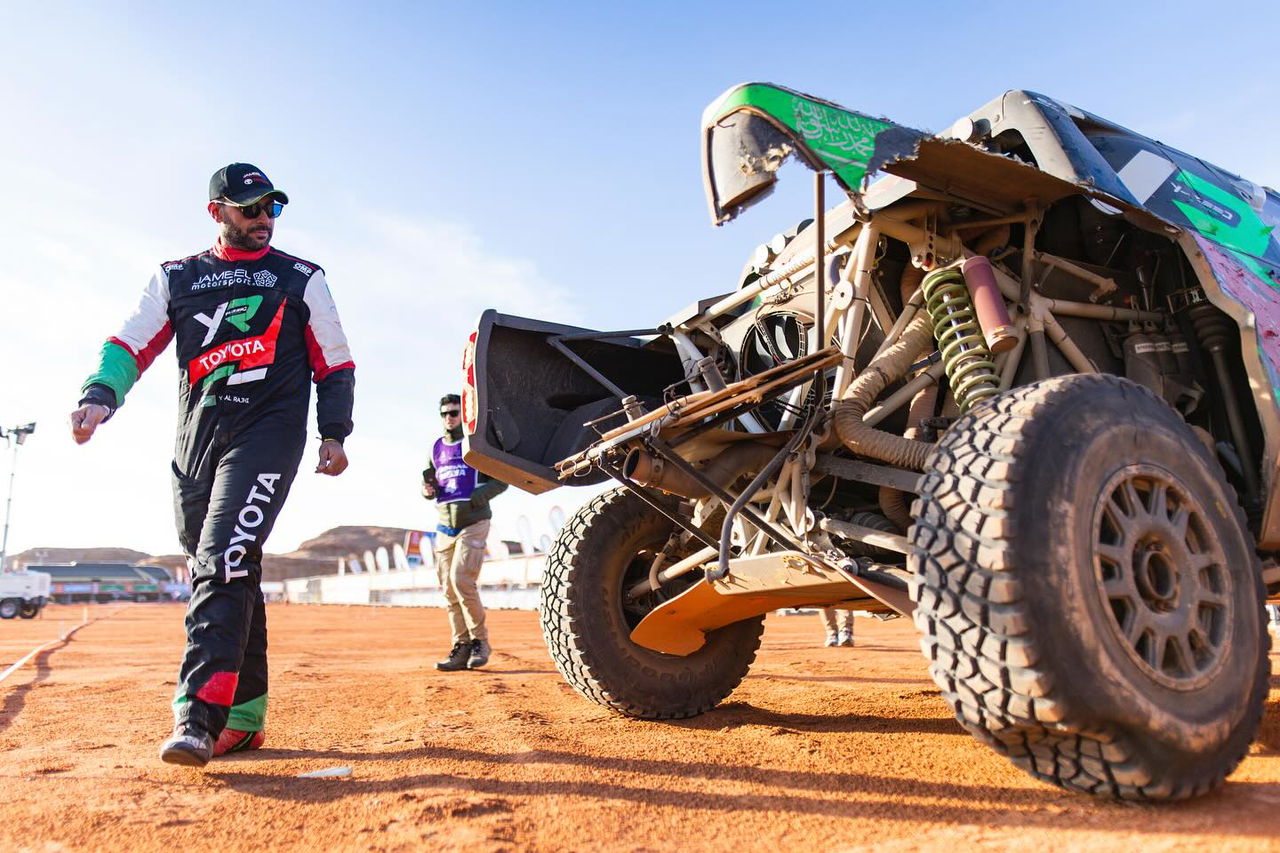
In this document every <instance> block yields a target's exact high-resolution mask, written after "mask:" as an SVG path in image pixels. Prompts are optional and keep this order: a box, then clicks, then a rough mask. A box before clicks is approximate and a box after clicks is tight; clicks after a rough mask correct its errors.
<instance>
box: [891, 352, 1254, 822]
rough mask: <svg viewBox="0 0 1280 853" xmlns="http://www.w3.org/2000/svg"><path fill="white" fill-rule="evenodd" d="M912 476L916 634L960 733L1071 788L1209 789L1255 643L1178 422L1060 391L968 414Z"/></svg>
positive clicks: (1139, 795)
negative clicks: (915, 491) (916, 492)
mask: <svg viewBox="0 0 1280 853" xmlns="http://www.w3.org/2000/svg"><path fill="white" fill-rule="evenodd" d="M925 470H926V472H927V473H926V475H925V476H924V477H923V478H922V480H921V490H920V497H919V500H917V501H916V502H915V504H914V506H913V515H914V516H915V519H916V522H915V524H914V526H913V527H912V529H911V531H910V538H911V544H912V554H911V556H910V558H909V561H910V566H911V568H912V571H913V575H914V580H913V584H912V595H913V598H915V599H916V601H917V603H918V608H917V610H916V613H915V622H916V626H917V627H918V628H919V629H920V632H921V648H922V649H923V651H924V653H925V656H926V657H927V658H928V659H929V661H930V672H931V674H932V675H933V678H934V680H935V681H936V682H937V684H938V685H939V687H941V689H942V693H943V696H944V697H945V698H946V700H947V702H948V703H949V704H950V705H951V707H952V709H953V710H954V711H955V713H956V716H957V718H958V719H959V721H960V723H961V725H963V726H964V727H965V728H966V729H967V730H968V731H969V732H971V733H972V734H974V735H975V736H976V737H978V738H979V739H980V740H982V741H984V742H985V743H987V744H989V745H990V746H991V747H993V748H994V749H995V750H997V751H998V752H1001V753H1003V754H1005V755H1007V756H1008V757H1009V758H1010V759H1011V760H1012V761H1013V762H1014V764H1016V765H1018V766H1019V767H1021V768H1023V769H1024V770H1026V771H1027V772H1028V773H1030V774H1031V775H1033V776H1036V777H1037V778H1040V779H1042V780H1044V781H1047V782H1051V783H1053V784H1056V785H1061V786H1062V787H1064V788H1068V789H1073V790H1077V791H1083V792H1088V793H1091V794H1096V795H1099V796H1104V797H1110V798H1117V799H1125V800H1174V799H1183V798H1187V797H1192V796H1196V795H1199V794H1202V793H1204V792H1206V791H1209V790H1211V789H1213V788H1215V787H1217V786H1219V785H1220V784H1222V781H1223V779H1224V778H1225V777H1226V775H1227V774H1228V773H1229V772H1231V770H1232V769H1234V768H1235V766H1236V765H1237V764H1238V763H1239V762H1240V760H1241V758H1243V756H1244V754H1245V752H1246V750H1247V749H1248V746H1249V743H1250V742H1251V741H1252V739H1253V736H1254V734H1255V732H1256V731H1257V727H1258V724H1259V721H1260V718H1261V713H1262V703H1263V699H1264V697H1265V695H1266V691H1267V686H1268V674H1269V670H1270V665H1269V661H1268V659H1267V650H1268V647H1269V638H1268V637H1267V634H1266V631H1265V629H1264V621H1263V610H1262V603H1263V590H1262V584H1261V573H1260V568H1259V564H1258V558H1257V555H1256V553H1255V552H1254V549H1253V542H1252V538H1251V537H1250V535H1249V533H1248V531H1247V528H1246V525H1245V521H1244V516H1243V513H1242V512H1241V510H1240V508H1239V504H1238V502H1237V501H1236V498H1235V494H1234V492H1233V490H1232V489H1231V487H1230V486H1229V485H1228V484H1227V483H1226V482H1225V480H1224V478H1223V475H1222V472H1221V469H1220V468H1219V466H1218V464H1217V462H1216V461H1215V460H1214V459H1213V457H1212V456H1211V455H1210V454H1209V452H1208V451H1207V450H1206V448H1205V446H1204V445H1203V444H1202V443H1201V442H1200V441H1199V440H1197V438H1196V436H1195V434H1194V433H1193V432H1192V431H1191V430H1190V428H1189V427H1187V425H1186V424H1185V423H1184V422H1183V421H1182V419H1181V417H1180V416H1179V415H1178V414H1177V413H1176V412H1174V411H1173V410H1172V409H1170V408H1169V407H1168V406H1167V405H1165V403H1164V402H1163V401H1161V400H1159V399H1157V398H1156V397H1155V396H1154V395H1152V394H1151V393H1149V392H1148V391H1147V390H1146V389H1144V388H1142V387H1141V386H1139V385H1136V384H1134V383H1132V382H1129V381H1127V380H1124V379H1120V378H1118V377H1115V376H1106V375H1077V376H1064V377H1057V378H1053V379H1048V380H1045V381H1042V382H1038V383H1035V384H1033V385H1028V386H1024V387H1021V388H1018V389H1015V390H1014V391H1012V392H1009V393H1007V394H1005V395H1003V396H1001V397H998V398H995V399H993V400H991V401H989V402H987V403H984V404H982V405H980V406H978V407H977V408H976V409H975V410H974V411H973V412H971V413H969V414H967V415H965V416H964V417H962V418H961V419H960V420H959V421H957V422H956V423H955V424H954V425H953V426H952V427H951V428H950V429H949V430H948V431H947V432H946V433H945V434H944V435H943V437H942V440H941V441H940V442H939V443H938V445H937V447H936V449H935V450H934V451H933V452H932V454H931V457H930V459H929V461H928V463H927V465H926V467H925ZM1161 495H1163V502H1162V501H1161V499H1160V496H1161ZM1144 531H1145V532H1144ZM1192 565H1194V566H1196V568H1195V569H1194V570H1193V569H1191V568H1190V567H1191V566H1192ZM1192 612H1194V614H1195V615H1194V617H1192V616H1188V615H1187V614H1189V613H1192Z"/></svg>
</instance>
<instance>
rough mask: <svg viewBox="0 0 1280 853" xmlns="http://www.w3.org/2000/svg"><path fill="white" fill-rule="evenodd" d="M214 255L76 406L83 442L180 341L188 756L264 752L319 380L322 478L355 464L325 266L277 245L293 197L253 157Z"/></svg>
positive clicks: (182, 689)
mask: <svg viewBox="0 0 1280 853" xmlns="http://www.w3.org/2000/svg"><path fill="white" fill-rule="evenodd" d="M209 199H210V201H209V204H208V208H207V209H208V211H209V215H210V216H211V217H212V218H213V221H214V222H215V223H217V225H218V238H217V241H216V242H215V243H214V245H213V248H211V249H207V250H205V251H203V252H201V253H199V254H197V255H192V256H190V257H187V258H183V259H181V260H177V261H170V262H168V263H164V264H161V265H160V268H159V269H158V270H157V271H156V273H155V274H154V275H153V276H152V278H151V282H150V284H149V285H148V286H147V288H146V290H145V291H144V292H143V295H142V299H141V301H140V302H139V304H138V307H137V309H136V310H135V311H134V313H133V315H132V316H131V317H130V318H129V319H128V320H127V321H126V322H125V324H124V327H123V328H122V329H121V331H120V332H119V334H117V335H116V336H115V337H112V338H110V339H108V341H107V342H106V344H104V345H103V347H102V354H101V356H100V358H99V362H98V369H97V370H96V371H95V372H94V373H93V374H92V375H91V376H90V377H89V378H88V380H87V381H86V382H85V384H84V386H83V388H82V389H81V393H82V394H83V397H82V398H81V400H80V407H79V408H78V409H76V410H75V411H74V412H73V413H72V414H71V432H72V437H73V438H74V439H75V441H76V442H77V443H79V444H83V443H85V442H86V441H88V440H89V439H90V438H92V437H93V434H94V431H95V430H96V429H97V428H98V426H100V425H101V424H102V423H104V422H106V421H107V420H108V419H109V418H110V417H111V416H112V415H113V414H114V413H115V411H116V409H117V408H119V407H120V406H121V405H122V404H123V403H124V398H125V395H126V394H127V393H128V392H129V389H130V388H131V387H133V384H134V383H135V382H136V381H137V380H138V377H139V376H140V375H141V373H142V372H143V371H144V370H146V369H147V367H148V365H150V364H151V362H152V361H153V360H154V359H155V357H156V356H157V355H159V354H160V353H161V352H162V351H163V350H164V348H165V347H166V346H168V344H169V341H170V340H171V339H173V340H176V346H175V349H176V350H177V356H178V370H179V376H180V382H179V392H178V402H179V417H178V436H177V447H176V451H175V454H174V461H173V491H174V504H175V511H176V516H177V523H178V538H179V541H180V542H181V544H182V549H183V551H184V552H185V554H186V555H187V561H188V563H189V564H190V566H191V582H192V592H191V600H190V603H189V605H188V607H187V617H186V631H187V646H186V652H185V654H184V656H183V659H182V666H181V669H180V670H179V676H178V688H177V692H176V694H175V696H174V701H173V710H174V718H175V726H174V730H173V735H172V736H171V737H170V738H169V739H168V740H167V741H165V742H164V744H163V745H162V746H161V748H160V757H161V758H162V759H163V760H165V761H167V762H170V763H172V764H185V765H190V766H193V767H203V766H204V765H205V764H206V763H207V762H208V761H209V759H210V757H212V756H214V755H221V754H223V753H226V752H233V751H236V750H242V749H257V748H259V747H260V746H262V743H263V738H264V733H263V727H264V725H265V721H266V710H267V626H266V613H265V610H264V607H263V598H262V589H261V580H262V549H263V544H264V543H265V542H266V539H267V536H268V535H269V534H270V533H271V528H272V527H273V526H274V524H275V520H276V518H277V516H278V515H279V513H280V508H281V506H282V505H283V504H284V501H285V497H286V496H287V495H288V494H289V487H290V486H291V485H292V483H293V478H294V475H295V474H296V473H297V470H298V463H299V462H300V461H301V458H302V451H303V446H304V444H305V442H306V430H307V408H308V402H309V399H310V395H311V390H310V382H311V381H312V380H314V382H315V383H316V398H317V402H316V415H317V418H316V422H317V424H318V425H319V429H320V437H321V442H320V450H319V463H318V465H317V466H316V472H317V473H321V474H328V475H330V476H337V475H338V474H341V473H342V472H343V471H344V470H345V469H346V467H347V457H346V453H345V452H344V450H343V446H342V443H343V441H344V439H346V437H347V436H348V435H349V434H350V433H351V427H352V423H351V407H352V398H353V393H354V388H355V364H354V362H353V361H352V360H351V353H350V351H349V350H348V348H347V339H346V336H345V335H344V334H343V331H342V325H341V323H340V322H339V320H338V312H337V308H336V307H335V306H334V302H333V298H332V297H331V296H330V294H329V288H328V285H327V284H326V282H325V277H324V271H323V270H322V269H320V267H319V266H317V265H316V264H314V263H312V262H311V261H305V260H302V259H301V258H296V257H293V256H292V255H286V254H285V253H284V252H281V251H279V250H277V249H274V248H272V247H271V246H270V243H271V237H272V234H273V232H274V229H275V220H276V217H278V216H279V215H280V213H281V212H282V211H283V210H284V206H285V205H286V204H287V203H288V202H289V198H288V196H286V195H285V194H284V193H283V192H281V191H279V190H277V189H276V188H275V186H274V185H273V184H272V183H271V181H270V180H268V179H267V176H266V175H265V174H263V172H262V170H260V169H258V168H257V167H255V166H251V165H249V164H248V163H232V164H231V165H229V166H226V167H225V168H222V169H219V170H218V171H217V172H215V173H214V174H213V177H212V179H211V180H210V182H209Z"/></svg>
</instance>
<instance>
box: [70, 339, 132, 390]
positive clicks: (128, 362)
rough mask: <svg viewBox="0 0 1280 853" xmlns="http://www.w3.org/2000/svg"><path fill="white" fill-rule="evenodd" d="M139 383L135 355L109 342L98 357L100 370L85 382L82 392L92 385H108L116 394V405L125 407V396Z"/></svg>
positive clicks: (103, 346)
mask: <svg viewBox="0 0 1280 853" xmlns="http://www.w3.org/2000/svg"><path fill="white" fill-rule="evenodd" d="M137 381H138V362H137V360H136V359H134V357H133V353H131V352H129V350H127V349H125V348H124V347H122V346H121V345H120V344H118V343H116V342H115V341H107V342H106V343H105V344H103V345H102V353H101V354H100V355H99V356H98V369H97V370H96V371H94V373H93V375H92V376H90V377H89V378H88V379H86V380H85V382H84V385H83V386H81V388H80V390H81V392H83V391H84V390H85V389H86V388H88V387H89V386H90V385H95V384H97V385H106V386H107V387H108V388H110V389H111V390H112V391H115V392H116V404H117V405H124V395H125V394H128V393H129V389H130V388H132V387H133V383H135V382H137Z"/></svg>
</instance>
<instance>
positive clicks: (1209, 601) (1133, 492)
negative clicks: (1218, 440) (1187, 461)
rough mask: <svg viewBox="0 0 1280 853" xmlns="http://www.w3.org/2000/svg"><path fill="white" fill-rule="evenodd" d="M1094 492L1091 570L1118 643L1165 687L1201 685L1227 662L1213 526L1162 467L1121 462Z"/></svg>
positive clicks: (1224, 592) (1226, 616) (1227, 576)
mask: <svg viewBox="0 0 1280 853" xmlns="http://www.w3.org/2000/svg"><path fill="white" fill-rule="evenodd" d="M1100 494H1101V499H1100V501H1099V502H1098V508H1097V511H1096V512H1095V514H1094V523H1093V543H1094V546H1093V547H1094V571H1095V575H1096V578H1097V580H1098V591H1099V593H1100V595H1101V597H1102V601H1103V605H1104V608H1105V610H1106V612H1107V613H1108V614H1109V616H1110V624H1111V627H1112V629H1113V630H1114V631H1115V633H1116V635H1117V637H1118V638H1119V640H1120V644H1121V646H1122V647H1123V648H1124V649H1125V651H1126V652H1127V653H1128V654H1129V657H1130V658H1131V659H1132V660H1133V661H1134V662H1135V663H1137V664H1138V666H1139V667H1140V668H1141V669H1142V670H1143V672H1145V673H1146V674H1147V675H1148V676H1149V677H1151V678H1152V679H1154V680H1155V681H1157V682H1159V683H1160V684H1163V685H1165V686H1166V687H1170V688H1172V689H1175V690H1194V689H1197V688H1199V687H1202V686H1204V685H1205V684H1206V683H1208V682H1209V681H1210V680H1211V679H1212V678H1213V676H1214V674H1215V673H1216V672H1217V671H1218V669H1219V668H1220V667H1221V666H1222V664H1223V662H1224V660H1225V658H1226V651H1227V649H1228V648H1229V646H1230V639H1231V625H1232V621H1233V620H1232V616H1233V610H1234V603H1233V602H1234V597H1233V596H1232V594H1231V592H1232V589H1231V587H1232V578H1231V573H1230V572H1229V571H1228V570H1227V562H1226V556H1225V554H1224V551H1223V548H1222V543H1221V542H1220V541H1219V538H1218V535H1217V533H1216V531H1215V530H1214V528H1213V526H1212V525H1211V524H1209V522H1208V520H1207V519H1206V516H1205V512H1204V510H1203V509H1202V507H1201V506H1200V503H1199V502H1198V501H1197V500H1196V499H1195V498H1194V497H1192V495H1191V493H1190V492H1189V491H1188V490H1187V489H1186V488H1184V487H1183V486H1182V484H1181V482H1180V481H1179V480H1178V478H1177V477H1176V476H1174V475H1173V474H1172V473H1170V472H1169V471H1167V470H1165V469H1163V468H1157V467H1155V466H1151V465H1131V466H1128V467H1125V468H1123V469H1121V470H1120V471H1117V472H1116V473H1115V474H1113V475H1112V476H1111V478H1110V479H1109V480H1108V481H1107V483H1106V485H1105V486H1104V487H1103V488H1102V490H1101V493H1100Z"/></svg>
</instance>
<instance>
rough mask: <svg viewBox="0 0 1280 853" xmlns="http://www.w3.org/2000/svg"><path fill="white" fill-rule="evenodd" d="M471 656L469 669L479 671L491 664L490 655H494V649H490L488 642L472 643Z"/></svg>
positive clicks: (478, 641)
mask: <svg viewBox="0 0 1280 853" xmlns="http://www.w3.org/2000/svg"><path fill="white" fill-rule="evenodd" d="M470 648H471V656H470V657H469V658H467V669H479V668H480V667H482V666H484V665H485V664H487V663H488V662H489V655H491V654H493V649H491V648H489V643H488V641H487V640H472V641H471V647H470Z"/></svg>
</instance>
